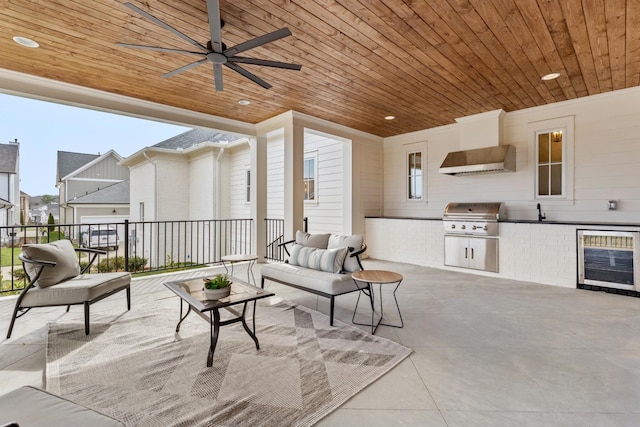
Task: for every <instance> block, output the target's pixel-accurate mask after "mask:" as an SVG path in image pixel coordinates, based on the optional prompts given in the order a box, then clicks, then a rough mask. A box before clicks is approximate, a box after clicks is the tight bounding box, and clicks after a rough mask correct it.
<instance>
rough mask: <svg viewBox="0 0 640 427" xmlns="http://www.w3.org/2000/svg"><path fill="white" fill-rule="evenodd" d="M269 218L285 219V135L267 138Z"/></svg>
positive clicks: (278, 134) (277, 134)
mask: <svg viewBox="0 0 640 427" xmlns="http://www.w3.org/2000/svg"><path fill="white" fill-rule="evenodd" d="M267 165H268V167H267V218H268V219H283V218H284V133H283V132H275V133H273V134H270V135H268V137H267Z"/></svg>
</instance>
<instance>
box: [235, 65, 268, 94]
mask: <svg viewBox="0 0 640 427" xmlns="http://www.w3.org/2000/svg"><path fill="white" fill-rule="evenodd" d="M224 65H226V66H227V67H229V68H231V69H232V70H233V71H235V72H237V73H239V74H242V75H243V76H245V77H246V78H248V79H249V80H251V81H252V82H254V83H257V84H259V85H260V86H262V87H263V88H265V89H269V88H270V87H271V85H270V84H269V83H267V82H265V81H264V80H262V79H261V78H260V77H258V76H256V75H255V74H253V73H250V72H249V71H247V70H245V69H244V68H242V67H241V66H239V65H236V64H234V63H233V62H225V63H224Z"/></svg>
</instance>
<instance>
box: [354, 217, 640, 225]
mask: <svg viewBox="0 0 640 427" xmlns="http://www.w3.org/2000/svg"><path fill="white" fill-rule="evenodd" d="M370 218H371V219H400V220H411V221H442V218H421V217H406V216H365V219H370ZM499 222H501V223H502V222H504V223H512V224H540V225H545V224H546V225H578V226H589V227H640V222H638V223H632V222H595V221H551V220H546V219H545V220H542V221H538V220H537V219H505V220H500V221H499Z"/></svg>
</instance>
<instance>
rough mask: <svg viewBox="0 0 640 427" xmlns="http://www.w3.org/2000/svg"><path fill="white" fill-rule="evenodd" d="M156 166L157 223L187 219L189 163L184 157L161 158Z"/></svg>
mask: <svg viewBox="0 0 640 427" xmlns="http://www.w3.org/2000/svg"><path fill="white" fill-rule="evenodd" d="M156 162H157V164H158V195H157V197H158V218H157V220H158V221H169V220H184V219H188V215H189V212H188V210H187V208H185V207H186V206H189V192H190V191H191V189H190V186H189V162H188V159H187V158H184V157H180V158H177V157H162V158H159V159H158V160H157V161H156Z"/></svg>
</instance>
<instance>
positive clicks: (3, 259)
mask: <svg viewBox="0 0 640 427" xmlns="http://www.w3.org/2000/svg"><path fill="white" fill-rule="evenodd" d="M19 253H20V248H13V249H11V248H0V266H2V267H7V266H10V265H11V258H13V264H14V265H19V266H22V261H20V259H18V254H19Z"/></svg>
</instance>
